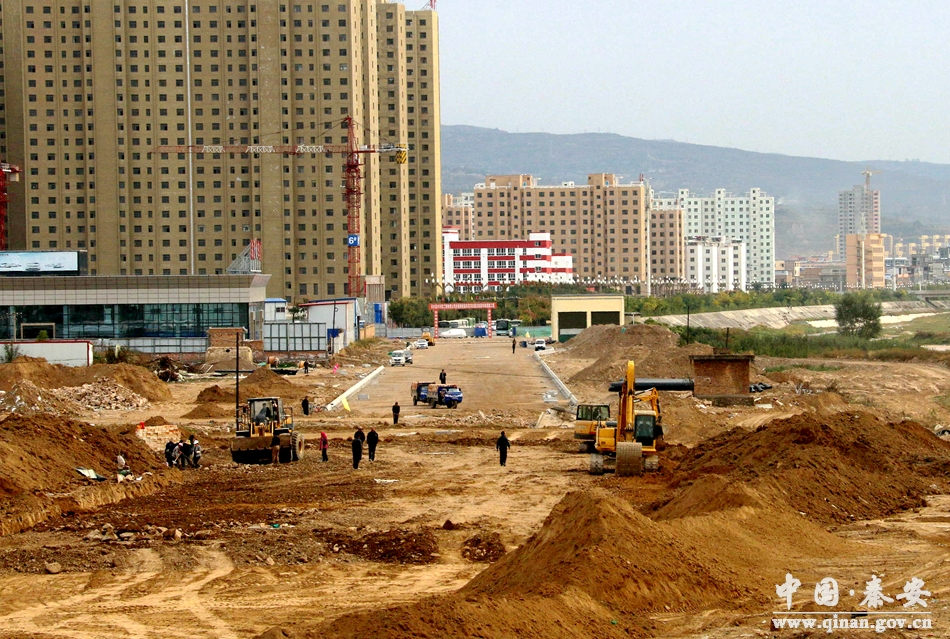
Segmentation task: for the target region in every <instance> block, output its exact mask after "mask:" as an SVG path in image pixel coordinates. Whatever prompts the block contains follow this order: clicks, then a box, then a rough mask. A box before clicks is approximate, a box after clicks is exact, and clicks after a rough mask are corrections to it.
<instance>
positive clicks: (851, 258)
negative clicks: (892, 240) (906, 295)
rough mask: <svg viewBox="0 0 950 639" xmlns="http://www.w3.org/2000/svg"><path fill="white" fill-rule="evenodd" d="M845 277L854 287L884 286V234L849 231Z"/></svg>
mask: <svg viewBox="0 0 950 639" xmlns="http://www.w3.org/2000/svg"><path fill="white" fill-rule="evenodd" d="M845 277H846V282H847V285H848V286H849V287H852V288H862V289H863V288H884V287H885V286H886V284H887V281H886V280H885V277H884V236H883V235H881V234H880V233H860V234H858V233H849V234H848V235H847V236H845Z"/></svg>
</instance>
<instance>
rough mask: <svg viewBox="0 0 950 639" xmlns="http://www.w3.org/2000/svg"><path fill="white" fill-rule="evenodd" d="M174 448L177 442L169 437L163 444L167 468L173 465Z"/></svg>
mask: <svg viewBox="0 0 950 639" xmlns="http://www.w3.org/2000/svg"><path fill="white" fill-rule="evenodd" d="M176 448H178V444H176V443H175V440H174V439H169V440H168V442H167V443H166V444H165V463H166V464H168V467H169V468H171V467H172V466H174V465H175V449H176Z"/></svg>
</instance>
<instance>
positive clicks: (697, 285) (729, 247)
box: [686, 236, 746, 293]
mask: <svg viewBox="0 0 950 639" xmlns="http://www.w3.org/2000/svg"><path fill="white" fill-rule="evenodd" d="M686 279H687V281H688V282H689V283H690V288H691V289H694V290H695V289H701V290H702V291H703V292H704V293H718V292H719V291H735V290H739V291H744V290H746V246H745V242H743V241H742V240H734V239H731V238H727V237H705V236H694V237H688V238H686Z"/></svg>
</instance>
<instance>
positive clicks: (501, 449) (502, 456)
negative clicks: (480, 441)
mask: <svg viewBox="0 0 950 639" xmlns="http://www.w3.org/2000/svg"><path fill="white" fill-rule="evenodd" d="M509 448H511V442H510V441H508V438H507V437H505V431H501V437H499V438H498V441H497V442H495V450H497V451H498V455H499V459H498V461H499V462H501V465H502V466H504V465H505V463H506V462H507V461H508V449H509Z"/></svg>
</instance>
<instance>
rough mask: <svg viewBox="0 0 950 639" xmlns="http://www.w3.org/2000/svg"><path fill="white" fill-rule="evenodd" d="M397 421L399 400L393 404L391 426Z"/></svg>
mask: <svg viewBox="0 0 950 639" xmlns="http://www.w3.org/2000/svg"><path fill="white" fill-rule="evenodd" d="M398 423H399V402H396V403H395V404H393V426H395V425H396V424H398Z"/></svg>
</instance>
